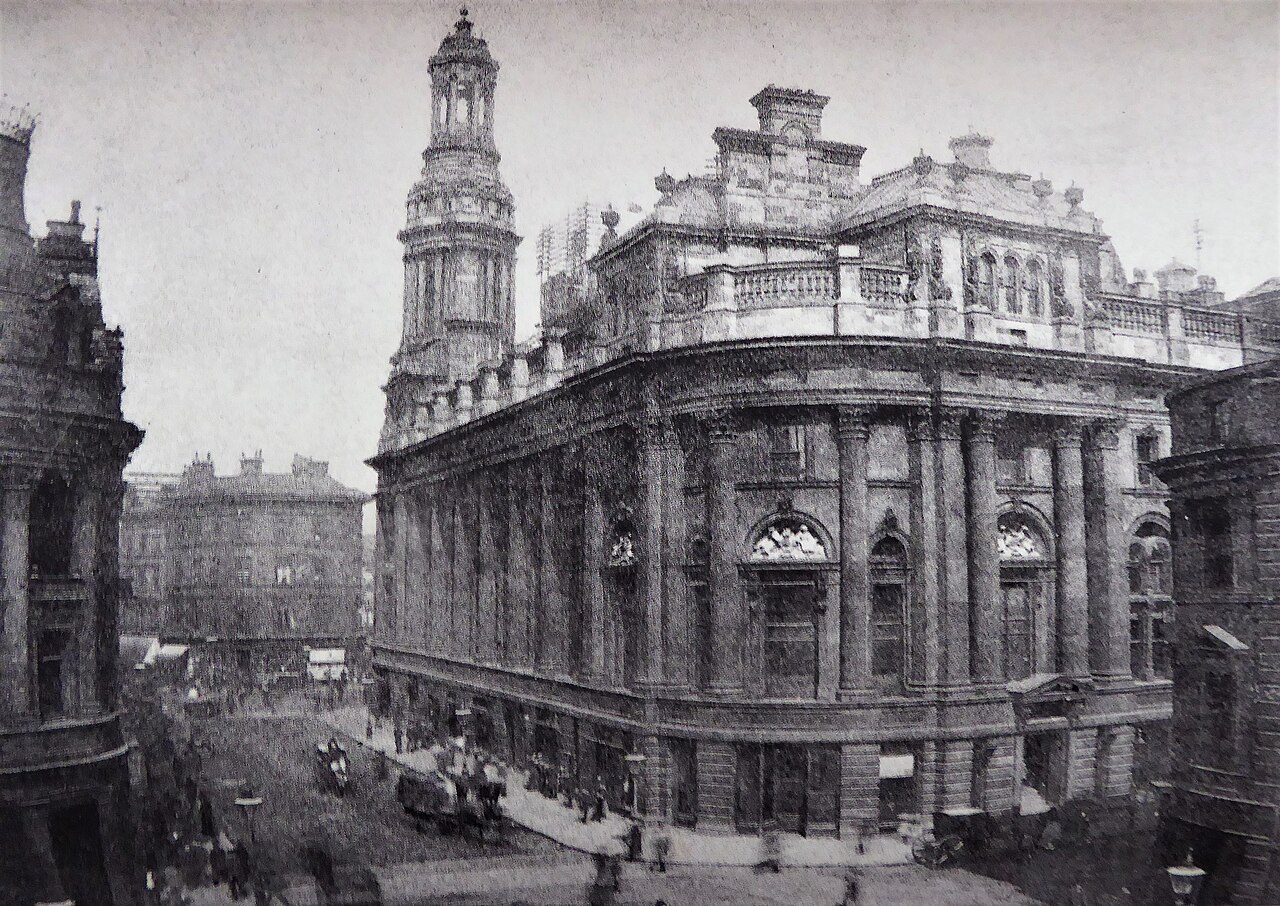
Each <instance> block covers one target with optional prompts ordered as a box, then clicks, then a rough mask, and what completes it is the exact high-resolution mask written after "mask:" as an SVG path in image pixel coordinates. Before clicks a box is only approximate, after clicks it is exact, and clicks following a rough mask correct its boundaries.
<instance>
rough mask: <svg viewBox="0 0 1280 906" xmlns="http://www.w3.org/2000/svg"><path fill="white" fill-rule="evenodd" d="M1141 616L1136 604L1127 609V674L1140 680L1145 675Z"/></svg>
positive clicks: (1144, 651)
mask: <svg viewBox="0 0 1280 906" xmlns="http://www.w3.org/2000/svg"><path fill="white" fill-rule="evenodd" d="M1142 624H1143V614H1142V607H1141V605H1138V604H1133V605H1130V609H1129V672H1130V673H1131V674H1133V675H1134V676H1135V677H1138V678H1141V677H1144V676H1146V673H1147V645H1146V639H1144V638H1143V633H1142Z"/></svg>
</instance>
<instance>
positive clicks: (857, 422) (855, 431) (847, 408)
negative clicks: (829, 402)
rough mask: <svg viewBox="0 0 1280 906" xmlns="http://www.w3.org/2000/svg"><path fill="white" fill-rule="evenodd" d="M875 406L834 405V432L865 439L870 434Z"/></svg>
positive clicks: (838, 434) (843, 435) (840, 435)
mask: <svg viewBox="0 0 1280 906" xmlns="http://www.w3.org/2000/svg"><path fill="white" fill-rule="evenodd" d="M875 415H876V407H874V406H865V405H852V404H851V405H844V406H836V434H837V436H839V437H842V438H845V437H850V438H858V439H860V440H866V439H867V438H868V437H870V436H871V424H872V422H873V421H874V420H875Z"/></svg>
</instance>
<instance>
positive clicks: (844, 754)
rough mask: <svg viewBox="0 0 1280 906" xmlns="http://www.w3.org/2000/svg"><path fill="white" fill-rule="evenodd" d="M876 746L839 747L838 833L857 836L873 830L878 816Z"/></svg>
mask: <svg viewBox="0 0 1280 906" xmlns="http://www.w3.org/2000/svg"><path fill="white" fill-rule="evenodd" d="M879 803H880V746H879V745H877V744H876V743H846V744H844V745H842V746H841V747H840V835H841V836H842V837H845V836H847V837H849V838H851V839H854V840H857V839H859V838H860V837H863V836H872V835H874V834H875V833H876V822H877V821H878V820H879V817H880V810H879V809H880V804H879Z"/></svg>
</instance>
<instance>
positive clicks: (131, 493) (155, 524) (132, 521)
mask: <svg viewBox="0 0 1280 906" xmlns="http://www.w3.org/2000/svg"><path fill="white" fill-rule="evenodd" d="M181 477H182V476H181V475H177V474H172V473H157V472H130V473H129V474H128V475H126V476H125V478H126V481H125V493H124V506H123V507H122V508H121V511H120V582H121V584H120V631H121V632H122V633H126V634H129V635H135V636H158V635H159V634H160V628H161V625H162V624H163V622H164V600H165V595H166V594H168V590H169V573H168V571H167V564H166V562H165V558H166V555H167V551H168V549H169V548H168V545H167V544H166V541H165V534H164V520H163V518H162V514H163V510H164V502H165V495H166V493H167V492H168V491H170V490H172V488H173V487H174V485H176V484H177V483H178V481H179V479H180V478H181Z"/></svg>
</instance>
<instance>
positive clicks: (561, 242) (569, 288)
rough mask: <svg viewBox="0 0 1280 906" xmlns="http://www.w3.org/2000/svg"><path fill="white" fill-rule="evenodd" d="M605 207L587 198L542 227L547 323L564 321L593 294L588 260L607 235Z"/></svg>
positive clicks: (540, 241)
mask: <svg viewBox="0 0 1280 906" xmlns="http://www.w3.org/2000/svg"><path fill="white" fill-rule="evenodd" d="M603 210H604V207H603V206H602V205H598V204H593V203H592V202H590V201H584V202H583V203H582V204H580V205H578V206H577V207H575V208H573V209H572V210H570V211H569V212H568V213H566V214H565V216H564V218H563V219H561V220H557V221H555V222H553V223H549V224H547V225H546V226H544V227H543V228H542V229H541V230H540V231H539V233H538V283H539V285H540V286H541V296H542V323H543V324H544V325H546V326H551V325H557V324H560V323H562V322H563V319H564V318H565V316H566V315H568V314H569V312H570V311H571V310H575V309H579V308H580V307H581V303H583V302H584V301H585V300H586V298H587V296H588V295H589V293H590V289H591V274H590V271H589V269H588V268H587V261H588V259H590V258H591V256H592V255H594V254H595V253H596V251H597V250H598V249H599V248H600V241H601V239H602V238H603V236H604V223H603V222H602V221H601V219H600V214H601V212H602V211H603Z"/></svg>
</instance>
